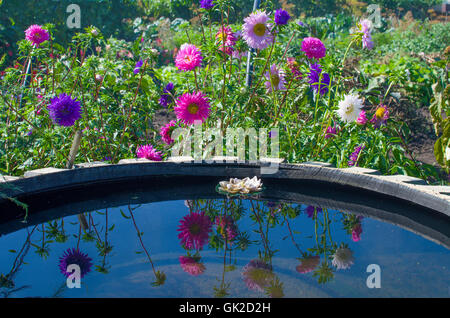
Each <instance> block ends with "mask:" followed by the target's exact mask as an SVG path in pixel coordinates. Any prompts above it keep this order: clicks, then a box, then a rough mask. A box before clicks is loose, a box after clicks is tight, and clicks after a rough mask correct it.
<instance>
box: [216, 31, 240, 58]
mask: <svg viewBox="0 0 450 318" xmlns="http://www.w3.org/2000/svg"><path fill="white" fill-rule="evenodd" d="M216 40H217V45H219V50H220V51H222V52H224V53H225V54H228V55H231V54H232V53H233V46H235V45H236V41H237V39H236V37H235V36H234V33H233V31H232V30H231V28H230V27H229V26H225V27H220V28H219V31H218V32H217V34H216Z"/></svg>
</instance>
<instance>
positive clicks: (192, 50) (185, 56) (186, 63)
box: [175, 43, 203, 71]
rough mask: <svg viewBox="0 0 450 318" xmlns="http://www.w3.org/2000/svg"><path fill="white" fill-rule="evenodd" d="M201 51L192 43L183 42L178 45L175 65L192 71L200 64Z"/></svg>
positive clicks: (201, 58)
mask: <svg viewBox="0 0 450 318" xmlns="http://www.w3.org/2000/svg"><path fill="white" fill-rule="evenodd" d="M202 60H203V57H202V52H201V51H200V49H198V48H197V47H196V46H195V45H193V44H188V43H185V44H183V45H182V46H181V47H180V50H179V51H178V54H177V57H176V58H175V66H176V67H177V68H178V69H179V70H182V71H193V70H194V69H195V68H197V67H199V66H200V65H201V64H202Z"/></svg>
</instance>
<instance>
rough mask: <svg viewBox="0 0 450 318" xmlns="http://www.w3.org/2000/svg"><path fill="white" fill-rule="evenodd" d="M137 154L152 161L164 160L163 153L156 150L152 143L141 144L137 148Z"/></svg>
mask: <svg viewBox="0 0 450 318" xmlns="http://www.w3.org/2000/svg"><path fill="white" fill-rule="evenodd" d="M136 155H137V157H138V158H145V159H148V160H152V161H161V160H162V153H161V152H160V151H156V149H155V148H154V147H153V146H152V145H144V146H139V147H138V148H137V150H136Z"/></svg>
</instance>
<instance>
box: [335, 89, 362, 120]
mask: <svg viewBox="0 0 450 318" xmlns="http://www.w3.org/2000/svg"><path fill="white" fill-rule="evenodd" d="M363 106H364V105H363V101H362V99H360V98H359V97H358V95H345V97H344V100H342V101H341V102H339V109H338V110H337V113H338V115H339V117H340V118H341V119H342V121H344V122H352V121H355V120H356V119H357V118H358V116H359V113H360V112H361V109H362V108H363Z"/></svg>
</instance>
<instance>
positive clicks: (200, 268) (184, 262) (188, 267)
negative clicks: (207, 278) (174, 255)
mask: <svg viewBox="0 0 450 318" xmlns="http://www.w3.org/2000/svg"><path fill="white" fill-rule="evenodd" d="M179 261H180V265H181V268H182V269H183V270H184V271H185V272H186V273H188V274H190V275H192V276H198V275H200V274H203V272H204V271H205V269H206V268H205V265H204V264H203V263H200V257H190V256H180V257H179Z"/></svg>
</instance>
